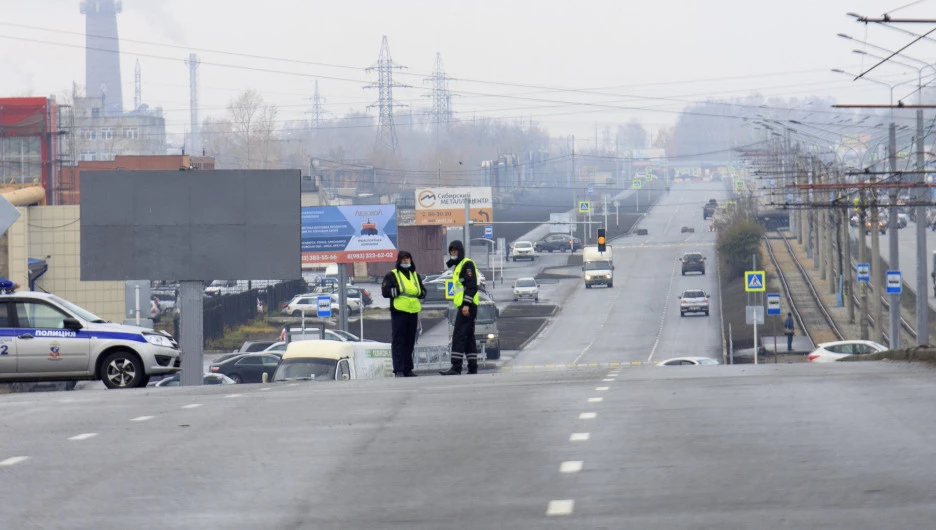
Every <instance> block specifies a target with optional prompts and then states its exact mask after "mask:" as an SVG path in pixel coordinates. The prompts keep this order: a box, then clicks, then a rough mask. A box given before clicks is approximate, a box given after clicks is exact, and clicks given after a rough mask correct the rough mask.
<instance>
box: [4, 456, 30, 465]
mask: <svg viewBox="0 0 936 530" xmlns="http://www.w3.org/2000/svg"><path fill="white" fill-rule="evenodd" d="M27 460H29V457H28V456H13V457H10V458H7V459H6V460H0V467H9V466H15V465H16V464H19V463H20V462H25V461H27Z"/></svg>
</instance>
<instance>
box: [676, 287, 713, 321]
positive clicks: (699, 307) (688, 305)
mask: <svg viewBox="0 0 936 530" xmlns="http://www.w3.org/2000/svg"><path fill="white" fill-rule="evenodd" d="M708 299H709V295H708V294H706V292H705V291H703V290H702V289H688V290H685V291H683V293H682V294H681V295H680V296H679V316H681V317H684V316H686V315H687V314H688V313H705V316H709V301H708Z"/></svg>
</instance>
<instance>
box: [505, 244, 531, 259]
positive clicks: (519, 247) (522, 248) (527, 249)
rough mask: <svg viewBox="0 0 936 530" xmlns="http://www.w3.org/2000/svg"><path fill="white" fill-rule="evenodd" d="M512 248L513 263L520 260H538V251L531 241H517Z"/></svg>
mask: <svg viewBox="0 0 936 530" xmlns="http://www.w3.org/2000/svg"><path fill="white" fill-rule="evenodd" d="M511 248H512V250H511V251H510V257H511V259H512V260H513V261H517V260H518V259H528V260H530V261H534V260H535V259H536V249H535V248H534V247H533V243H530V242H529V241H515V242H514V244H513V246H512V247H511Z"/></svg>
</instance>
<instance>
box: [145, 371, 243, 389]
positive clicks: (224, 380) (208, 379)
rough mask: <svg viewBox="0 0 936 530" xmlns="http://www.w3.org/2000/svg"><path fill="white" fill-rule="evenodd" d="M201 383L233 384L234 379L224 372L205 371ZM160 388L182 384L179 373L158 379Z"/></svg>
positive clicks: (157, 384)
mask: <svg viewBox="0 0 936 530" xmlns="http://www.w3.org/2000/svg"><path fill="white" fill-rule="evenodd" d="M202 384H203V385H233V384H234V380H233V379H231V378H230V377H228V376H226V375H224V374H212V373H206V374H205V377H204V379H202ZM154 386H158V387H160V388H162V387H170V386H182V378H181V374H175V375H173V376H172V377H167V378H165V379H162V380H160V381H159V382H158V383H156V385H154Z"/></svg>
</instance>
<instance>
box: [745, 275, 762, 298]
mask: <svg viewBox="0 0 936 530" xmlns="http://www.w3.org/2000/svg"><path fill="white" fill-rule="evenodd" d="M766 289H767V288H766V287H765V282H764V271H744V291H745V292H748V293H762V292H764V291H765V290H766Z"/></svg>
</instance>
